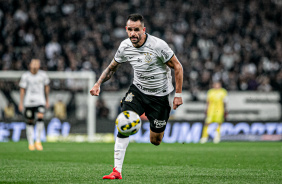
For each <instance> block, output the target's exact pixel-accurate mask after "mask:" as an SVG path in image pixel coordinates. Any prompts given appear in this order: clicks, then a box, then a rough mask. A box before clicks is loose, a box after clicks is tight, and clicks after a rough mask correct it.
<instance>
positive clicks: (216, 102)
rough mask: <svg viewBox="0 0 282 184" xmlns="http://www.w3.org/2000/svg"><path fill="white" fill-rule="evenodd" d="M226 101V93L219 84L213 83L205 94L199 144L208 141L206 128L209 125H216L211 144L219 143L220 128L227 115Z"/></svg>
mask: <svg viewBox="0 0 282 184" xmlns="http://www.w3.org/2000/svg"><path fill="white" fill-rule="evenodd" d="M226 101H227V91H226V90H225V89H224V88H222V87H221V83H220V82H218V81H217V82H214V83H213V88H212V89H210V90H208V93H207V108H206V119H205V125H204V128H203V133H202V138H201V140H200V143H202V144H203V143H206V142H207V141H208V136H209V135H208V126H209V125H210V124H211V123H217V124H218V125H217V129H216V135H215V137H214V139H213V142H214V143H219V142H220V127H221V124H222V122H223V121H224V119H225V118H226V115H227V111H226Z"/></svg>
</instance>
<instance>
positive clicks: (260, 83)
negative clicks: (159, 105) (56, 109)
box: [0, 0, 282, 92]
mask: <svg viewBox="0 0 282 184" xmlns="http://www.w3.org/2000/svg"><path fill="white" fill-rule="evenodd" d="M281 9H282V3H281V1H279V0H272V1H264V0H249V1H232V2H230V1H224V0H199V1H186V0H182V1H181V0H180V1H172V0H167V1H165V0H156V1H150V0H145V1H141V0H130V1H127V0H122V1H114V0H106V1H104V0H83V1H77V0H69V1H64V0H42V1H37V0H6V1H1V2H0V29H1V33H0V70H26V69H27V66H28V62H29V61H30V59H31V58H32V57H34V56H35V57H38V58H40V59H41V61H42V62H43V63H42V66H43V69H45V70H49V71H78V70H92V71H95V72H96V74H97V76H99V75H100V74H101V71H103V69H104V68H105V67H106V66H107V65H108V63H109V62H110V61H111V60H112V58H113V56H114V54H115V51H116V49H117V48H118V46H119V43H120V41H121V40H123V39H125V38H126V37H127V35H126V33H125V30H124V27H125V22H126V18H127V16H128V15H129V14H130V13H135V12H138V13H142V14H143V15H144V17H145V20H146V22H145V26H146V27H147V32H148V33H150V34H152V35H156V36H158V37H161V38H163V39H164V40H166V41H167V42H168V43H169V44H170V46H171V47H172V49H173V50H174V51H175V53H176V55H177V56H178V57H179V60H180V61H181V62H182V64H183V67H184V72H185V76H184V86H183V89H184V90H190V91H192V92H196V91H199V90H207V89H209V87H210V84H211V82H212V80H222V81H223V86H224V87H225V88H226V89H227V90H234V91H246V90H259V91H282V69H281V68H282V64H281V63H282V52H281V50H282V41H281V40H282V11H281ZM131 75H132V73H131V71H130V70H127V67H122V68H121V69H120V70H119V72H117V73H116V74H115V77H114V78H113V79H111V80H110V81H109V82H107V83H105V85H104V86H103V88H104V90H111V91H115V90H118V89H122V88H125V87H128V86H129V84H130V82H131V81H130V77H129V76H131ZM117 81H118V82H117ZM0 85H1V84H0ZM1 86H2V87H3V88H9V87H11V86H9V85H1ZM2 87H1V88H2Z"/></svg>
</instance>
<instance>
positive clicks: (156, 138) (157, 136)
mask: <svg viewBox="0 0 282 184" xmlns="http://www.w3.org/2000/svg"><path fill="white" fill-rule="evenodd" d="M163 137H164V131H163V132H161V133H156V132H153V131H152V130H150V141H151V143H152V144H154V145H156V146H158V145H160V144H161V142H162V140H163Z"/></svg>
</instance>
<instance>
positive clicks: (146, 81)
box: [114, 33, 174, 96]
mask: <svg viewBox="0 0 282 184" xmlns="http://www.w3.org/2000/svg"><path fill="white" fill-rule="evenodd" d="M146 35H147V37H146V40H145V42H144V44H143V45H142V46H141V47H138V48H135V47H134V46H133V45H132V43H131V41H130V39H129V38H128V39H126V40H124V41H122V42H121V44H120V46H119V48H118V50H117V52H116V54H115V57H114V59H115V61H116V62H118V63H124V62H129V63H130V64H131V65H132V67H133V70H134V78H133V84H134V85H135V86H136V87H138V89H139V90H140V91H141V92H142V93H144V94H147V95H154V96H165V95H168V94H169V93H170V92H172V91H173V89H174V87H173V85H172V77H171V70H170V68H169V67H168V66H167V65H166V64H165V63H166V62H168V61H169V60H170V59H171V58H172V57H173V55H174V53H173V51H172V50H171V48H170V47H169V46H168V44H167V43H166V42H165V41H163V40H161V39H159V38H157V37H155V36H152V35H149V34H147V33H146Z"/></svg>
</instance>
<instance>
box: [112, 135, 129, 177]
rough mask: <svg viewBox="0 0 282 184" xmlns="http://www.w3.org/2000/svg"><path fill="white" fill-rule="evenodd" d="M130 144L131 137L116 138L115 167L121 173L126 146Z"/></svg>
mask: <svg viewBox="0 0 282 184" xmlns="http://www.w3.org/2000/svg"><path fill="white" fill-rule="evenodd" d="M128 144H129V137H127V138H119V137H117V138H116V142H115V155H114V158H115V168H116V170H117V171H118V172H120V173H121V170H122V164H123V160H124V156H125V151H126V148H127V146H128Z"/></svg>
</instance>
